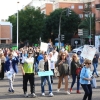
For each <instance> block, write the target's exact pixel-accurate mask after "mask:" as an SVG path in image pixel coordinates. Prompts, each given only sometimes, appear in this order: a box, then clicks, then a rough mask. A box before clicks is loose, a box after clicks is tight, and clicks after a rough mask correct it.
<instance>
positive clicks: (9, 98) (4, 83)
mask: <svg viewBox="0 0 100 100" xmlns="http://www.w3.org/2000/svg"><path fill="white" fill-rule="evenodd" d="M92 69H93V68H92ZM98 70H99V75H100V64H99V66H98ZM96 79H97V88H93V99H92V100H100V77H99V78H96ZM71 81H72V80H71V78H70V79H69V88H70V85H71ZM57 82H58V79H57V78H54V83H53V93H54V97H49V96H48V85H46V86H45V90H46V91H45V93H46V96H45V97H42V96H41V88H40V77H38V76H37V75H36V76H35V86H36V87H35V90H36V95H37V98H34V100H44V99H45V100H51V99H53V100H82V97H83V95H84V91H83V90H82V88H81V89H80V91H81V94H76V84H75V86H74V88H73V92H72V93H71V94H70V95H66V93H65V91H64V83H63V84H62V87H61V91H60V92H59V93H57V92H56V90H57ZM8 86H9V84H8V80H7V78H6V76H5V78H4V80H0V100H26V99H29V100H33V98H25V97H24V96H23V90H22V74H21V72H20V70H19V73H18V74H17V75H16V78H15V81H14V89H15V93H12V94H11V93H8ZM28 93H30V87H29V85H28Z"/></svg>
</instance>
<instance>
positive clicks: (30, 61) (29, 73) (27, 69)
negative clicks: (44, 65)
mask: <svg viewBox="0 0 100 100" xmlns="http://www.w3.org/2000/svg"><path fill="white" fill-rule="evenodd" d="M32 53H33V52H32V51H28V57H27V58H25V59H23V61H22V63H23V65H22V66H23V67H22V66H21V70H22V74H23V92H24V96H25V97H28V96H29V95H28V93H27V82H28V81H29V82H30V89H31V97H33V98H35V97H36V94H35V83H34V81H35V80H34V67H33V65H34V58H33V57H32Z"/></svg>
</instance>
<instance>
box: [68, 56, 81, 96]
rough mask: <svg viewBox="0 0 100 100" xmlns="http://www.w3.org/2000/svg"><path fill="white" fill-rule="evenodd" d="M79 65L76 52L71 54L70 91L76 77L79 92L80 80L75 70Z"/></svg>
mask: <svg viewBox="0 0 100 100" xmlns="http://www.w3.org/2000/svg"><path fill="white" fill-rule="evenodd" d="M79 67H80V64H79V58H78V56H77V54H73V56H72V62H71V68H70V70H71V71H70V72H71V75H72V84H71V88H70V92H72V88H73V86H74V84H75V82H76V78H77V91H76V92H77V93H79V94H80V91H79V89H80V82H79V78H78V77H77V74H76V70H77V68H79Z"/></svg>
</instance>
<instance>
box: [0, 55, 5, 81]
mask: <svg viewBox="0 0 100 100" xmlns="http://www.w3.org/2000/svg"><path fill="white" fill-rule="evenodd" d="M0 60H1V62H0V66H1V71H0V78H1V79H4V64H5V61H6V58H5V56H4V53H1V54H0Z"/></svg>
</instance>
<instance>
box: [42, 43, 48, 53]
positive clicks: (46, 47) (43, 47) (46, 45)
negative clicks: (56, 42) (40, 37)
mask: <svg viewBox="0 0 100 100" xmlns="http://www.w3.org/2000/svg"><path fill="white" fill-rule="evenodd" d="M47 49H48V43H44V42H41V45H40V50H41V51H45V52H46V51H47Z"/></svg>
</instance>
